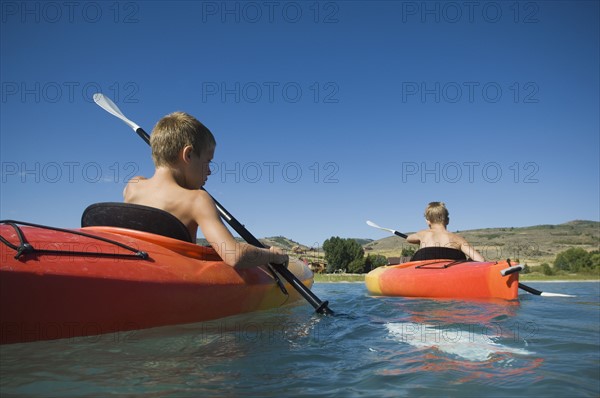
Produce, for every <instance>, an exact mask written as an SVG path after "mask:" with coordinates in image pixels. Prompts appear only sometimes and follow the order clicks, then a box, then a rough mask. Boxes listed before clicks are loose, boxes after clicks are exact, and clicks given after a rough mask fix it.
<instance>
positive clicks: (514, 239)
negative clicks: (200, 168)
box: [198, 220, 600, 266]
mask: <svg viewBox="0 0 600 398" xmlns="http://www.w3.org/2000/svg"><path fill="white" fill-rule="evenodd" d="M452 232H456V233H458V234H460V235H461V236H463V237H464V238H465V239H467V240H468V241H469V242H470V243H471V244H472V245H473V246H475V248H476V249H477V250H478V251H479V252H480V253H481V254H482V255H483V256H484V257H485V258H486V259H488V260H491V261H495V260H501V259H506V258H510V259H512V260H519V261H520V262H521V263H523V264H525V263H527V264H528V265H530V266H533V265H539V264H541V263H544V262H547V263H551V262H552V261H554V258H555V257H556V255H557V254H558V253H560V252H561V251H564V250H567V249H568V248H570V247H581V248H583V249H585V250H588V251H591V250H599V249H600V222H597V221H582V220H576V221H571V222H567V223H564V224H559V225H536V226H532V227H519V228H512V227H504V228H485V229H473V230H467V231H452ZM408 233H410V232H408ZM353 239H354V240H356V241H357V242H358V243H360V244H361V245H362V246H363V248H364V249H365V253H369V254H381V255H384V256H386V257H400V254H401V252H402V249H403V248H408V247H410V248H416V245H411V244H408V243H406V241H405V240H404V239H402V238H400V237H397V236H394V235H392V236H389V237H387V238H383V239H378V240H372V239H361V238H353ZM238 240H240V241H241V239H239V238H238ZM260 241H261V242H262V243H263V244H264V245H266V246H277V247H280V248H282V249H284V250H286V251H293V250H294V249H296V250H298V249H299V250H300V251H303V252H309V253H310V254H311V255H313V256H319V257H320V256H322V255H323V252H322V249H320V248H314V249H316V251H311V250H310V249H311V248H309V247H308V246H305V245H302V244H300V243H298V242H296V241H294V240H292V239H290V238H286V237H284V236H272V237H268V238H262V239H260ZM198 244H201V245H206V244H207V242H206V240H204V239H198Z"/></svg>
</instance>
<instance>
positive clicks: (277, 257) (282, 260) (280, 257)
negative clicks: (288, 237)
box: [269, 246, 290, 268]
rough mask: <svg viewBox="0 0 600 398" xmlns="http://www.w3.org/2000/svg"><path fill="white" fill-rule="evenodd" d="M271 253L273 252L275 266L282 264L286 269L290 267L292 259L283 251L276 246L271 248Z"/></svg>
mask: <svg viewBox="0 0 600 398" xmlns="http://www.w3.org/2000/svg"><path fill="white" fill-rule="evenodd" d="M269 251H270V252H271V258H272V260H271V262H272V263H274V264H282V265H283V266H284V267H285V268H287V267H288V265H289V262H290V258H289V256H288V255H287V254H285V253H284V252H283V250H281V249H280V248H278V247H275V246H271V247H270V248H269Z"/></svg>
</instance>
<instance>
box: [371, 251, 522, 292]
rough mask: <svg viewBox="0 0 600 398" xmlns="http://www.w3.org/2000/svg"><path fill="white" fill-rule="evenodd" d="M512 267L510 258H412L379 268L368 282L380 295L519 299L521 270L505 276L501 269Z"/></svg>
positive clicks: (372, 273) (372, 272)
mask: <svg viewBox="0 0 600 398" xmlns="http://www.w3.org/2000/svg"><path fill="white" fill-rule="evenodd" d="M510 266H511V264H510V263H508V262H507V261H500V262H465V261H455V260H425V261H411V262H408V263H404V264H398V265H393V266H383V267H379V268H376V269H374V270H372V271H371V272H369V273H368V274H367V276H366V277H365V283H366V285H367V289H368V290H369V293H371V294H372V295H377V296H403V297H437V298H477V299H486V298H499V299H505V300H515V299H517V297H518V288H519V273H518V272H515V273H511V274H509V275H507V276H503V275H502V274H501V272H500V271H502V270H504V269H507V268H509V267H510Z"/></svg>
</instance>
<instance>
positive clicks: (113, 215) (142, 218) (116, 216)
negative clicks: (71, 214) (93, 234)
mask: <svg viewBox="0 0 600 398" xmlns="http://www.w3.org/2000/svg"><path fill="white" fill-rule="evenodd" d="M81 226H82V227H117V228H127V229H134V230H136V231H144V232H150V233H152V234H157V235H162V236H166V237H169V238H173V239H178V240H183V241H185V242H191V243H196V242H194V240H192V237H191V236H190V232H189V231H188V229H187V228H186V226H185V225H184V224H183V223H182V222H181V221H180V220H179V219H178V218H177V217H175V216H174V215H172V214H171V213H169V212H166V211H164V210H161V209H157V208H155V207H150V206H143V205H136V204H131V203H121V202H102V203H94V204H92V205H89V206H88V207H87V208H86V209H85V210H84V211H83V214H82V216H81Z"/></svg>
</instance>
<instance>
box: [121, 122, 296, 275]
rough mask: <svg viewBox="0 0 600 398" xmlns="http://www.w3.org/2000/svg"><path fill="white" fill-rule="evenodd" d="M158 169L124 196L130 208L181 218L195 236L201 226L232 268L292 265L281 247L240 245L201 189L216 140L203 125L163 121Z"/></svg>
mask: <svg viewBox="0 0 600 398" xmlns="http://www.w3.org/2000/svg"><path fill="white" fill-rule="evenodd" d="M150 146H151V147H152V160H153V161H154V166H155V168H156V170H155V173H154V175H153V176H152V177H150V178H144V177H134V178H132V179H131V180H130V181H129V182H128V183H127V185H126V186H125V190H124V191H123V197H124V200H125V202H126V203H134V204H140V205H145V206H151V207H155V208H158V209H162V210H165V211H167V212H169V213H171V214H173V215H174V216H175V217H177V218H178V219H179V220H180V221H181V222H182V223H183V224H184V225H185V226H186V227H187V228H188V230H189V232H190V236H192V237H193V238H195V237H196V232H197V230H198V227H200V229H201V230H202V233H203V234H204V237H205V238H206V240H208V241H209V242H210V244H211V245H212V247H213V248H214V249H215V250H216V251H217V253H218V254H219V256H221V258H222V259H223V261H225V263H227V264H228V265H230V266H232V267H235V268H239V269H243V268H250V267H256V266H259V265H265V264H267V263H269V262H272V263H276V264H287V263H288V256H287V255H286V254H284V253H283V251H281V250H280V249H278V248H275V247H271V248H270V249H262V248H258V247H254V246H252V245H249V244H247V243H241V242H238V241H236V240H235V238H234V237H233V235H231V233H230V232H229V230H228V229H227V227H226V226H225V225H224V224H223V221H222V220H221V217H220V216H219V213H218V210H217V208H216V206H215V203H214V201H213V200H212V198H211V196H210V195H209V194H208V193H207V192H206V191H204V190H201V189H200V188H201V187H202V186H203V185H204V183H205V182H206V179H207V178H208V176H209V175H210V167H209V164H210V161H211V160H212V158H213V155H214V151H215V147H216V142H215V138H214V136H213V135H212V133H211V132H210V130H208V129H207V128H206V127H205V126H204V125H203V124H202V123H200V122H199V121H198V120H196V119H195V118H194V117H193V116H191V115H188V114H187V113H183V112H175V113H171V114H169V115H167V116H165V117H163V118H162V119H161V120H160V121H159V122H158V123H157V124H156V126H155V127H154V129H153V130H152V134H151V136H150Z"/></svg>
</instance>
